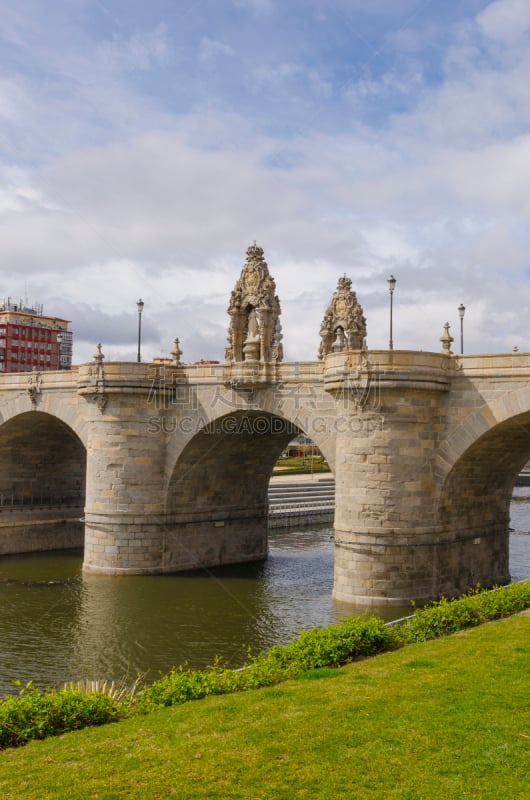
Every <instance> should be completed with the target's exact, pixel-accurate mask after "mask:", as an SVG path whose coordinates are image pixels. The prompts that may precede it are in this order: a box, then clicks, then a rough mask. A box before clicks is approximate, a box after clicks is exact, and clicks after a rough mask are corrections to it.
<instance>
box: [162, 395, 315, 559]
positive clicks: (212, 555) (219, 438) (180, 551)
mask: <svg viewBox="0 0 530 800" xmlns="http://www.w3.org/2000/svg"><path fill="white" fill-rule="evenodd" d="M300 433H304V431H303V430H302V429H301V428H299V427H298V426H297V425H294V424H293V423H292V422H290V421H288V420H286V419H284V418H283V417H280V416H278V415H276V414H273V413H269V412H265V411H253V410H245V411H243V410H238V411H233V412H231V413H229V414H226V415H224V416H222V417H219V418H217V419H216V420H214V421H212V422H210V423H209V424H207V425H206V426H205V427H203V428H202V429H201V430H199V431H198V432H197V433H196V434H195V435H194V436H193V438H192V439H191V440H190V441H189V442H188V443H187V445H186V446H185V447H184V449H183V450H182V453H181V454H180V456H179V458H178V459H177V462H176V464H175V466H174V468H173V471H172V474H171V477H170V479H169V482H168V490H167V498H166V511H167V518H168V523H169V524H168V529H169V531H170V532H169V533H168V536H167V540H166V546H165V564H166V568H171V566H172V565H173V564H174V565H175V569H193V568H197V567H203V566H214V565H220V564H234V563H240V562H244V561H258V560H262V559H264V558H266V557H267V551H268V545H267V527H268V525H267V512H268V495H267V490H268V486H269V480H270V477H271V475H272V471H273V467H274V465H275V463H276V461H277V460H278V457H279V455H280V454H281V452H282V450H283V449H284V448H285V447H286V445H287V444H288V443H289V442H290V441H291V439H293V438H294V437H295V436H297V435H298V434H300Z"/></svg>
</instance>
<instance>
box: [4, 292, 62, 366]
mask: <svg viewBox="0 0 530 800" xmlns="http://www.w3.org/2000/svg"><path fill="white" fill-rule="evenodd" d="M68 325H69V321H68V320H65V319H61V318H60V317H47V316H45V315H44V314H43V313H42V306H37V307H36V308H27V307H26V306H24V305H23V304H16V305H15V304H13V303H11V302H10V301H9V300H8V301H7V302H3V303H0V373H2V372H30V371H31V370H38V371H44V370H57V369H70V367H71V365H72V331H69V330H68Z"/></svg>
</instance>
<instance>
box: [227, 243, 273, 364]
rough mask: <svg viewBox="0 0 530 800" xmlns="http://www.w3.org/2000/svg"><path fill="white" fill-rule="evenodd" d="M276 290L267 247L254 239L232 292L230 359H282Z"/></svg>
mask: <svg viewBox="0 0 530 800" xmlns="http://www.w3.org/2000/svg"><path fill="white" fill-rule="evenodd" d="M275 292H276V284H275V283H274V278H272V277H271V275H270V273H269V268H268V266H267V262H266V261H265V259H264V258H263V250H262V248H261V247H258V245H257V244H256V242H254V244H253V245H251V246H250V247H249V248H248V249H247V260H246V263H245V265H244V267H243V269H242V271H241V275H240V277H239V280H238V281H237V283H236V285H235V287H234V291H233V292H232V294H231V296H230V304H229V306H228V313H229V314H230V326H229V328H228V345H227V347H226V351H225V358H226V360H227V361H228V362H238V361H251V362H260V361H261V362H262V363H267V362H271V361H281V360H282V358H283V349H282V344H281V340H282V334H281V325H280V320H279V316H280V314H281V309H280V301H279V300H278V297H277V295H276V294H275Z"/></svg>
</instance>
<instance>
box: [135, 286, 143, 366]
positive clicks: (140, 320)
mask: <svg viewBox="0 0 530 800" xmlns="http://www.w3.org/2000/svg"><path fill="white" fill-rule="evenodd" d="M136 307H137V308H138V358H137V361H138V363H140V361H141V360H142V356H141V353H140V346H141V343H142V311H143V310H144V301H143V300H142V299H140V300H138V302H137V303H136Z"/></svg>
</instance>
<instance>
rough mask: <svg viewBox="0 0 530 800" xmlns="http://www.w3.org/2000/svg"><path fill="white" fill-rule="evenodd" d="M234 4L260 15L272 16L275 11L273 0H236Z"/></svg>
mask: <svg viewBox="0 0 530 800" xmlns="http://www.w3.org/2000/svg"><path fill="white" fill-rule="evenodd" d="M234 4H235V5H236V6H238V7H239V8H244V9H250V10H251V11H254V12H257V13H259V14H270V13H271V12H272V11H273V9H274V2H273V0H234Z"/></svg>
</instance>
